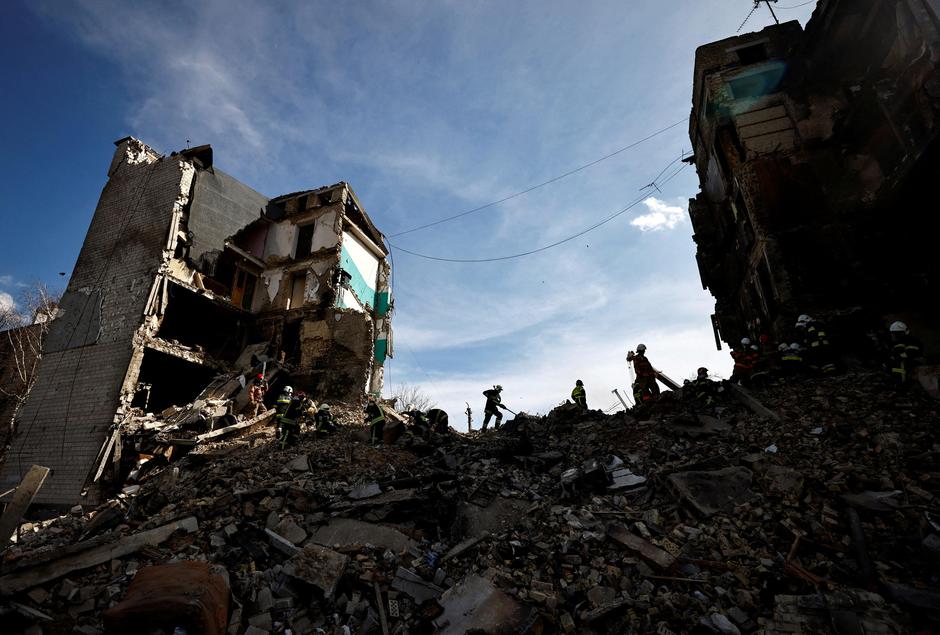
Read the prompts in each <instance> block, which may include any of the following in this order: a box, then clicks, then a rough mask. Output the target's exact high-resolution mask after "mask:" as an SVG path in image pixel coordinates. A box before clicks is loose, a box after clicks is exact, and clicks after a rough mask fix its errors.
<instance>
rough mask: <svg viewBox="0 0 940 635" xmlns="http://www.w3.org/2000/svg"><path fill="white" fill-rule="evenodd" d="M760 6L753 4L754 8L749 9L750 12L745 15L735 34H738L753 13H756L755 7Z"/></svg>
mask: <svg viewBox="0 0 940 635" xmlns="http://www.w3.org/2000/svg"><path fill="white" fill-rule="evenodd" d="M758 6H760V5H759V4H758V3H756V2H755V3H754V6H753V7H752V8H751V11H750V12H749V13H748V14H747V17H746V18H744V22H742V23H741V26H739V27H738V30H737V31H735V33H740V32H741V29H743V28H744V25H745V24H747V21H748V20H750V19H751V16H752V15H754V12H755V11H757V7H758Z"/></svg>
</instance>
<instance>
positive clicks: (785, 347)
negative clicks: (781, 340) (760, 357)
mask: <svg viewBox="0 0 940 635" xmlns="http://www.w3.org/2000/svg"><path fill="white" fill-rule="evenodd" d="M788 348H790V347H789V346H787V345H786V344H781V345H780V346H778V347H777V350H778V351H780V352H781V353H782V352H784V351H785V350H787V349H788Z"/></svg>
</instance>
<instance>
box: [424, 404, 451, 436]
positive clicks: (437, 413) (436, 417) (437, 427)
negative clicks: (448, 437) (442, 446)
mask: <svg viewBox="0 0 940 635" xmlns="http://www.w3.org/2000/svg"><path fill="white" fill-rule="evenodd" d="M428 425H430V426H431V430H432V431H433V432H436V433H438V434H447V432H449V428H448V425H447V413H446V412H444V411H443V410H441V409H440V408H431V409H430V410H428Z"/></svg>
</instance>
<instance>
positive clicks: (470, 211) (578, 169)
mask: <svg viewBox="0 0 940 635" xmlns="http://www.w3.org/2000/svg"><path fill="white" fill-rule="evenodd" d="M686 121H688V119H687V118H683V119H680V120H679V121H677V122H675V123H672V124H669V125H668V126H666V127H665V128H660V129H659V130H657V131H656V132H653V133H650V134H648V135H647V136H645V137H643V138H642V139H640V140H639V141H634V142H633V143H631V144H629V145H625V146H624V147H622V148H619V149H617V150H614V151H613V152H611V153H610V154H605V155H604V156H602V157H600V158H598V159H594V160H593V161H591V162H589V163H585V164H584V165H581V166H579V167H576V168H574V169H573V170H569V171H567V172H565V173H564V174H559V175H558V176H553V177H552V178H550V179H548V180H547V181H543V182H542V183H538V184H537V185H533V186H531V187H527V188H526V189H524V190H519V191H518V192H515V193H513V194H510V195H508V196H504V197H503V198H501V199H499V200H496V201H491V202H489V203H486V204H484V205H480V206H479V207H474V208H473V209H468V210H467V211H465V212H460V213H459V214H454V215H453V216H446V217H444V218H440V219H438V220H436V221H432V222H430V223H425V224H424V225H418V226H417V227H412V228H411V229H406V230H404V231H400V232H396V233H394V234H389V237H390V238H395V237H397V236H404V235H405V234H410V233H412V232H416V231H419V230H422V229H427V228H428V227H434V226H435V225H440V224H442V223H447V222H450V221H452V220H456V219H458V218H463V217H464V216H468V215H470V214H473V213H475V212H479V211H482V210H484V209H487V208H489V207H493V206H494V205H499V204H500V203H505V202H506V201H510V200H512V199H514V198H518V197H519V196H522V195H523V194H528V193H529V192H532V191H534V190H537V189H539V188H540V187H545V186H546V185H551V184H552V183H555V182H557V181H560V180H562V179H564V178H567V177H569V176H571V175H572V174H577V173H578V172H581V171H582V170H586V169H588V168H589V167H592V166H595V165H597V164H598V163H600V162H601V161H606V160H607V159H610V158H612V157H615V156H617V155H618V154H620V153H622V152H626V151H627V150H629V149H631V148H635V147H636V146H638V145H640V144H641V143H643V142H644V141H649V140H650V139H652V138H653V137H657V136H659V135H661V134H663V133H664V132H667V131H669V130H672V129H673V128H675V127H676V126H678V125H679V124H682V123H685V122H686Z"/></svg>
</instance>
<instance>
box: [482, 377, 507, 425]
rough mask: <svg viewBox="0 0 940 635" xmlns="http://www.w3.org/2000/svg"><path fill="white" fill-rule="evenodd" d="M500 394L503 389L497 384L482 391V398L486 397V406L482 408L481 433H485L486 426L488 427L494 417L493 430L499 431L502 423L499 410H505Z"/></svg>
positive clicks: (501, 414) (501, 415)
mask: <svg viewBox="0 0 940 635" xmlns="http://www.w3.org/2000/svg"><path fill="white" fill-rule="evenodd" d="M502 392H503V387H502V386H500V385H499V384H496V385H495V386H493V387H492V388H490V389H489V390H484V391H483V396H484V397H486V405H484V406H483V415H484V416H483V432H486V426H488V425H489V423H490V418H491V417H496V421H495V422H494V423H493V429H494V430H499V426H500V424H501V423H502V422H503V413H501V412H500V410H501V409H502V410H505V409H506V406H504V405H503V398H502V396H501V394H500V393H502Z"/></svg>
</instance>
